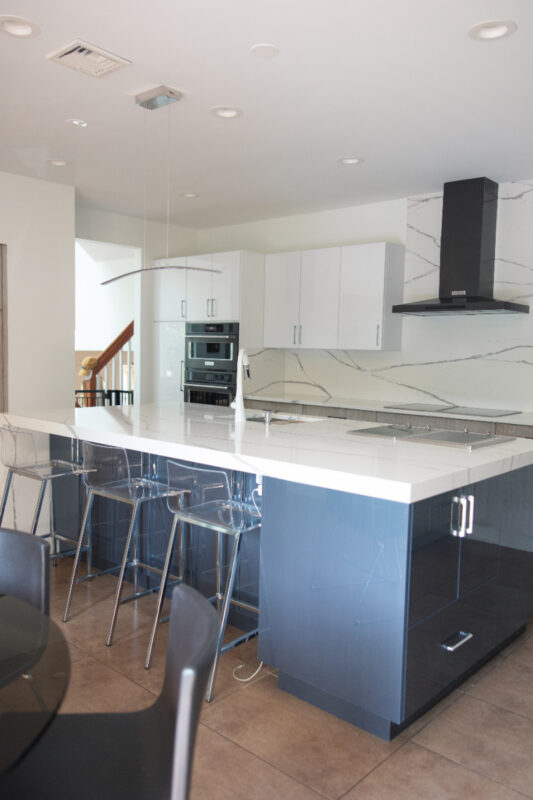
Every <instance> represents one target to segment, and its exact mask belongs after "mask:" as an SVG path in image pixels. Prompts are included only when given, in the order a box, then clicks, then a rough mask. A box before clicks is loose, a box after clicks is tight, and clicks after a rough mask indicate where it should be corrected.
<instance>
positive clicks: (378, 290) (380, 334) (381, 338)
mask: <svg viewBox="0 0 533 800" xmlns="http://www.w3.org/2000/svg"><path fill="white" fill-rule="evenodd" d="M402 291H403V246H401V245H395V244H389V243H385V242H377V243H373V244H363V245H353V246H349V247H328V248H324V249H317V250H304V251H302V252H290V253H274V254H272V255H267V256H266V260H265V337H264V345H265V347H279V348H300V347H301V348H304V347H305V348H314V349H342V350H385V349H387V350H397V349H399V348H400V346H401V317H400V316H399V315H394V314H392V305H393V303H396V302H401V298H402Z"/></svg>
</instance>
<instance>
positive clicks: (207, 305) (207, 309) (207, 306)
mask: <svg viewBox="0 0 533 800" xmlns="http://www.w3.org/2000/svg"><path fill="white" fill-rule="evenodd" d="M205 313H206V315H207V316H208V317H209V297H208V298H207V300H206V301H205Z"/></svg>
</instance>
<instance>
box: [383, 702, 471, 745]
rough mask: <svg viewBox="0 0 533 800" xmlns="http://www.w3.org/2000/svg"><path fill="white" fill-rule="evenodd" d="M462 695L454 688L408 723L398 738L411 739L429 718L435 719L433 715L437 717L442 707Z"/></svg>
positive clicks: (442, 709)
mask: <svg viewBox="0 0 533 800" xmlns="http://www.w3.org/2000/svg"><path fill="white" fill-rule="evenodd" d="M462 696H463V692H462V691H459V690H456V691H455V692H451V694H449V695H447V696H446V697H445V698H443V699H442V700H441V701H440V703H437V705H436V706H433V708H430V709H429V711H427V712H426V713H425V714H423V715H422V716H421V717H418V719H415V721H414V722H413V723H412V724H411V725H409V727H408V728H406V729H405V730H404V731H402V732H401V733H400V734H399V735H398V739H399V740H400V741H402V742H406V741H409V739H412V738H413V736H416V734H417V733H418V732H419V731H421V730H422V728H425V726H426V725H428V723H430V722H431V720H433V719H435V717H438V716H439V714H442V712H443V711H444V709H446V708H449V706H451V705H452V703H455V701H456V700H458V699H459V698H460V697H462Z"/></svg>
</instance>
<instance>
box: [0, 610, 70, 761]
mask: <svg viewBox="0 0 533 800" xmlns="http://www.w3.org/2000/svg"><path fill="white" fill-rule="evenodd" d="M69 671H70V660H69V654H68V647H67V643H66V641H65V639H64V637H63V634H62V633H61V631H60V630H59V628H58V627H57V625H56V624H55V623H54V622H53V621H52V620H50V619H49V617H47V616H46V615H45V614H41V613H40V612H39V611H37V610H36V609H34V608H32V607H31V606H30V605H28V604H27V603H24V602H22V601H21V600H17V599H16V598H15V597H10V596H8V595H0V774H2V773H3V772H5V771H6V770H7V769H8V768H9V767H10V766H11V765H12V764H14V763H15V762H16V761H17V760H18V759H19V758H20V757H21V756H22V755H23V754H24V753H25V752H26V751H27V750H28V749H29V748H30V747H31V745H32V744H33V742H34V741H35V740H36V739H37V738H38V737H39V735H40V733H41V732H42V730H43V729H44V728H45V727H46V725H47V724H48V723H49V722H50V720H51V719H52V717H53V716H54V714H55V713H56V711H57V709H58V707H59V705H60V703H61V701H62V699H63V697H64V694H65V691H66V688H67V685H68V679H69Z"/></svg>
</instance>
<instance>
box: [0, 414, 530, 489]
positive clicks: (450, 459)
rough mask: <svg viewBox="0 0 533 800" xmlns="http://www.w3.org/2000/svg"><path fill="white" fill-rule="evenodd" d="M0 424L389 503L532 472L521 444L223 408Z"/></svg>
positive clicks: (23, 417) (16, 419) (39, 417)
mask: <svg viewBox="0 0 533 800" xmlns="http://www.w3.org/2000/svg"><path fill="white" fill-rule="evenodd" d="M255 413H257V412H255ZM252 414H254V412H250V415H252ZM2 420H3V424H6V425H10V426H15V427H21V428H24V429H27V430H32V431H37V432H42V433H46V434H53V435H57V436H66V437H69V438H77V439H82V440H86V441H94V442H98V443H100V444H109V445H114V446H117V447H125V448H128V449H131V450H139V451H142V452H148V453H153V454H155V455H161V456H166V457H169V458H175V459H182V460H185V461H193V462H197V463H201V464H208V465H212V466H215V467H221V468H226V469H232V470H242V471H245V472H250V473H255V474H257V475H263V476H269V477H273V478H279V479H281V480H286V481H292V482H296V483H303V484H308V485H311V486H318V487H323V488H327V489H334V490H337V491H342V492H349V493H351V494H361V495H366V496H369V497H375V498H380V499H385V500H391V501H394V502H399V503H412V502H416V501H417V500H422V499H425V498H427V497H432V496H434V495H437V494H441V493H442V492H446V491H451V490H453V489H458V488H460V487H462V486H466V485H468V484H471V483H475V482H477V481H481V480H484V479H487V478H491V477H494V476H496V475H500V474H502V473H505V472H510V471H511V470H514V469H519V468H521V467H526V466H529V465H531V464H533V440H531V439H520V438H519V439H514V440H512V441H508V442H505V443H502V444H498V445H494V446H490V447H483V448H480V449H478V450H472V451H469V450H467V449H464V450H463V449H459V448H450V447H443V446H440V445H436V444H418V443H415V442H409V441H408V440H407V441H401V440H397V441H390V440H387V441H382V440H379V439H377V438H376V439H373V438H371V437H366V436H361V437H358V436H354V435H348V431H350V430H354V429H356V428H361V429H362V428H368V427H369V423H368V422H360V421H355V420H345V419H331V418H324V419H320V420H318V421H313V422H307V421H306V422H292V423H289V424H284V425H269V426H266V425H265V424H264V423H262V422H250V421H247V422H246V423H244V424H242V425H238V426H235V421H234V415H233V411H232V410H231V409H225V408H222V407H221V408H218V407H213V406H202V405H194V404H188V403H168V404H147V405H131V406H114V407H107V408H82V409H62V410H61V409H53V410H37V411H22V412H20V413H17V412H7V413H4V414H2Z"/></svg>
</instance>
